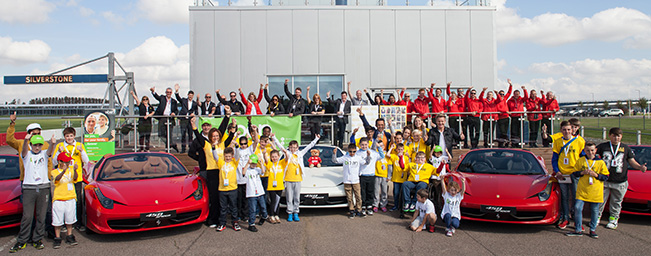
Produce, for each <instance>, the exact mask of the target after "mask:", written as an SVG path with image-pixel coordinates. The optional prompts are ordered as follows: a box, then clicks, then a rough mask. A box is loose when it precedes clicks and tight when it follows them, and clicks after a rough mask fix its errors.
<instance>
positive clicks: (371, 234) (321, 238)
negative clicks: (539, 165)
mask: <svg viewBox="0 0 651 256" xmlns="http://www.w3.org/2000/svg"><path fill="white" fill-rule="evenodd" d="M345 213H346V211H345V209H303V210H302V213H301V215H300V217H301V221H300V222H292V223H289V222H287V221H286V220H284V219H283V220H282V223H280V224H270V223H265V224H264V225H262V226H258V229H259V231H258V232H257V233H253V232H250V231H248V230H246V228H247V224H244V223H242V230H241V231H234V230H233V229H232V228H231V225H230V222H229V225H228V228H227V229H226V230H225V231H224V232H221V233H220V232H216V231H215V230H214V229H211V228H208V227H207V226H205V225H203V224H196V225H191V226H185V227H179V228H171V229H164V230H157V231H147V232H139V233H129V234H119V235H99V234H86V233H79V232H77V231H76V230H75V232H74V234H75V235H76V237H77V240H78V241H79V245H77V246H74V247H71V246H67V245H65V244H64V245H63V247H62V248H60V249H53V248H52V240H50V239H47V240H46V241H45V244H46V248H45V249H44V250H42V251H37V250H36V249H34V248H33V247H31V246H28V247H27V248H25V249H23V250H20V251H18V252H17V253H16V254H15V255H82V254H83V255H247V254H248V255H350V254H365V255H424V254H437V255H439V254H451V255H558V254H574V255H615V254H617V255H649V252H650V251H651V236H649V233H650V232H649V231H651V228H650V227H649V225H651V217H644V216H633V215H624V216H623V217H622V218H621V220H620V224H619V227H618V228H617V229H616V230H608V229H606V228H604V226H603V225H604V224H605V223H606V221H602V223H601V224H600V226H599V227H598V228H597V233H598V234H599V239H593V238H590V237H588V236H583V237H567V236H565V235H564V234H565V233H566V232H568V231H570V229H569V227H568V229H565V230H560V229H557V228H556V227H555V226H553V225H543V226H541V225H516V224H493V223H486V222H475V221H465V220H463V219H462V220H461V227H460V228H459V229H458V230H457V232H456V234H455V235H454V236H453V237H446V236H445V227H444V226H443V224H442V222H441V221H440V220H438V221H437V225H436V232H435V233H429V232H427V231H422V232H419V233H416V232H412V231H409V230H407V228H406V227H407V225H408V220H406V219H399V218H398V213H397V212H387V213H382V212H379V213H376V214H374V215H373V216H369V217H366V218H355V219H352V220H351V219H348V218H347V217H346V215H345ZM587 221H588V220H585V219H584V223H585V225H587ZM17 233H18V228H11V229H4V230H0V253H7V252H8V250H9V248H10V247H11V246H12V245H13V244H14V243H15V236H16V234H17Z"/></svg>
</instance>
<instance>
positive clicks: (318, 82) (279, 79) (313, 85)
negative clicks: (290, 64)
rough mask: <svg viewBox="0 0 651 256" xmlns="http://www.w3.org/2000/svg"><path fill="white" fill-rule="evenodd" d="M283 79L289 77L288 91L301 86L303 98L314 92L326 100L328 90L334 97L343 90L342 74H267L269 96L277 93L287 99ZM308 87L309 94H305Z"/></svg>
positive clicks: (337, 96)
mask: <svg viewBox="0 0 651 256" xmlns="http://www.w3.org/2000/svg"><path fill="white" fill-rule="evenodd" d="M285 79H289V82H288V87H289V91H290V92H292V93H294V89H295V88H297V87H298V88H301V90H302V92H303V94H302V95H303V98H307V97H310V99H311V97H312V95H314V94H315V93H318V94H319V95H320V96H321V99H322V100H323V101H326V93H327V92H330V95H331V96H334V98H339V94H340V93H341V92H342V91H344V90H345V88H344V76H343V75H316V76H268V77H267V81H268V82H269V97H272V96H273V95H278V96H280V97H281V98H283V99H287V96H285V92H284V88H283V87H284V84H285ZM308 86H309V87H310V94H311V95H306V91H307V87H308Z"/></svg>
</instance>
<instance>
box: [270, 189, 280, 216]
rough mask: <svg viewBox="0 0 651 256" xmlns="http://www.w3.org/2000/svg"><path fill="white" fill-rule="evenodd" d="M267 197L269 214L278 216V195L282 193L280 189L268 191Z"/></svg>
mask: <svg viewBox="0 0 651 256" xmlns="http://www.w3.org/2000/svg"><path fill="white" fill-rule="evenodd" d="M268 193H269V198H270V199H271V208H269V215H270V216H278V214H279V213H280V196H281V195H282V194H283V191H282V190H274V191H268Z"/></svg>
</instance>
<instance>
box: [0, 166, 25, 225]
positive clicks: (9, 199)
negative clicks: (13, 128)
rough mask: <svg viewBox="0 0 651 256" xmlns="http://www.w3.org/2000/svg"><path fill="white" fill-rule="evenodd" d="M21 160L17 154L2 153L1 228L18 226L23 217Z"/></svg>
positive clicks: (0, 186) (0, 185) (0, 167)
mask: <svg viewBox="0 0 651 256" xmlns="http://www.w3.org/2000/svg"><path fill="white" fill-rule="evenodd" d="M19 161H20V158H19V157H18V156H17V155H0V228H9V227H15V226H18V225H20V219H21V218H22V217H23V203H22V202H21V201H20V195H21V194H22V190H21V188H20V179H19V178H20V167H19V166H20V165H19V163H20V162H19Z"/></svg>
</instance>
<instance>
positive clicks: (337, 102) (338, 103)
mask: <svg viewBox="0 0 651 256" xmlns="http://www.w3.org/2000/svg"><path fill="white" fill-rule="evenodd" d="M328 103H330V104H332V105H334V108H335V109H334V112H335V113H337V112H339V107H340V106H341V103H342V102H341V99H337V100H335V101H333V100H332V99H331V98H328ZM352 103H353V102H352V101H351V100H346V105H345V106H344V117H343V118H341V119H343V120H344V123H348V116H346V115H348V114H350V106H351V105H352ZM337 118H339V117H337Z"/></svg>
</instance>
